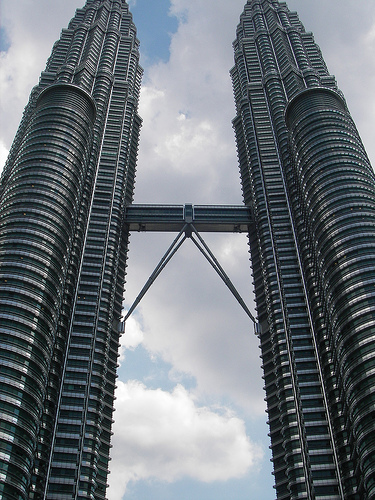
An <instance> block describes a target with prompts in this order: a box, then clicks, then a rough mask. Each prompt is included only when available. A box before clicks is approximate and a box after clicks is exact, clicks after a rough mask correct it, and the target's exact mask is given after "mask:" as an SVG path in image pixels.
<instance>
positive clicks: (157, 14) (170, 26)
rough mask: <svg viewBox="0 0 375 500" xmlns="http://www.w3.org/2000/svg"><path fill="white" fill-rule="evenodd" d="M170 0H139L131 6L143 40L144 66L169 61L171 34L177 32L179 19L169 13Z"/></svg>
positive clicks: (138, 32)
mask: <svg viewBox="0 0 375 500" xmlns="http://www.w3.org/2000/svg"><path fill="white" fill-rule="evenodd" d="M169 9H170V0H158V1H157V2H156V1H155V0H137V3H136V5H135V6H133V7H131V12H132V14H133V20H134V22H135V25H136V27H137V37H138V39H139V40H141V64H142V65H143V67H145V68H147V67H148V66H150V65H152V64H155V63H157V62H159V61H160V60H161V61H163V62H166V61H168V59H169V46H170V38H171V34H173V33H176V31H177V28H178V20H177V18H176V17H174V16H171V15H169Z"/></svg>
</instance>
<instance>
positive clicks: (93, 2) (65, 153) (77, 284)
mask: <svg viewBox="0 0 375 500" xmlns="http://www.w3.org/2000/svg"><path fill="white" fill-rule="evenodd" d="M234 48H235V61H236V66H235V68H234V69H233V70H232V78H233V84H234V91H235V97H236V105H237V117H236V119H235V120H234V126H235V130H236V135H237V143H238V153H239V159H240V167H241V178H242V186H243V192H244V201H245V204H246V205H248V206H249V207H251V209H252V212H253V216H254V221H255V224H254V227H252V228H251V229H252V230H251V232H250V242H251V252H252V265H253V273H254V283H255V291H256V297H257V307H258V317H259V324H260V328H259V335H260V342H261V346H262V356H263V366H264V377H265V388H266V395H267V405H268V415H269V425H270V433H271V434H270V435H271V443H272V453H273V462H274V469H275V481H276V489H277V496H278V498H288V499H289V498H290V499H295V498H309V499H313V498H324V499H330V500H332V499H338V498H341V499H343V498H345V499H347V498H348V499H349V498H351V499H363V498H372V496H373V495H374V488H375V486H374V472H373V466H372V464H373V463H374V446H375V445H374V438H373V432H372V431H373V422H374V396H373V391H374V388H373V387H374V383H373V381H372V379H371V377H373V375H372V372H373V366H374V364H375V362H374V349H375V348H374V343H373V337H374V321H375V320H374V252H375V250H374V244H375V243H374V241H375V240H374V231H375V229H374V227H375V224H374V193H375V189H374V175H373V172H372V170H371V167H370V166H369V163H368V160H367V157H366V154H365V152H364V149H363V146H362V144H361V142H360V139H359V137H358V134H357V132H356V129H355V126H354V124H353V122H352V120H351V118H350V115H349V114H348V111H347V108H346V104H345V101H344V99H343V96H342V95H341V93H340V92H339V90H338V88H337V86H336V82H335V80H334V78H333V77H332V76H330V75H329V73H328V70H327V68H326V67H325V64H324V61H323V59H322V56H321V54H320V51H319V49H318V48H317V46H316V45H315V43H314V40H313V37H312V35H311V34H309V33H305V31H304V29H303V26H302V24H301V23H300V22H299V20H298V17H297V15H296V14H295V13H291V12H289V11H288V9H287V7H286V5H285V4H283V3H279V2H278V1H277V0H249V1H248V2H247V5H246V7H245V12H244V14H243V15H242V17H241V22H240V25H239V28H238V37H237V40H236V42H235V44H234ZM138 58H139V55H138V41H137V39H136V34H135V28H134V25H133V23H132V21H131V16H130V14H129V11H128V7H127V5H126V3H125V1H124V0H121V1H120V0H87V1H86V5H85V7H84V8H83V9H79V10H78V11H77V13H76V16H75V17H74V19H73V20H72V21H71V23H70V25H69V27H68V29H67V30H64V31H63V32H62V35H61V38H60V40H59V41H58V42H57V43H56V45H55V47H54V49H53V51H52V54H51V57H50V59H49V61H48V63H47V68H46V70H45V71H44V72H43V73H42V75H41V80H40V83H39V85H38V86H37V87H36V88H35V89H34V90H33V92H32V95H31V97H30V102H29V104H28V106H27V108H26V110H25V115H24V118H23V120H22V122H21V125H20V128H19V131H18V134H17V136H16V139H15V142H14V145H13V147H12V150H11V152H10V157H9V160H8V163H7V166H6V169H5V171H4V174H3V177H2V181H1V186H0V301H1V309H0V336H1V339H0V342H1V345H0V373H1V380H0V382H1V384H2V385H1V390H0V405H1V407H0V410H1V411H0V426H1V434H0V447H1V448H0V449H1V455H0V464H1V465H0V467H1V468H0V471H1V473H0V495H1V496H2V497H3V498H17V499H26V498H33V499H38V498H49V499H53V498H56V499H57V498H58V499H68V498H69V499H71V498H77V499H78V498H95V499H103V498H105V489H106V477H107V469H108V459H109V446H110V433H111V423H112V411H113V392H114V387H115V370H116V358H117V348H118V320H119V318H120V312H121V300H122V289H123V282H124V276H125V265H126V252H127V241H128V239H127V232H126V231H125V230H124V213H125V210H124V209H125V206H126V205H129V204H131V202H132V194H133V188H134V173H135V160H136V153H137V144H138V133H139V128H140V124H141V121H140V118H139V117H138V115H137V101H138V95H139V87H140V79H141V73H142V71H141V69H140V67H139V66H138ZM134 208H135V209H136V210H134V212H137V207H134ZM138 208H139V207H138ZM187 208H188V209H189V215H188V217H187V216H186V211H187V210H186V209H187ZM205 209H207V207H205ZM144 210H147V207H144ZM134 212H133V214H134ZM208 212H209V211H208ZM192 213H193V207H192V206H185V210H184V212H183V217H182V220H184V221H186V220H187V219H189V220H193V215H192ZM168 215H170V214H168ZM209 215H210V216H212V214H209ZM194 216H195V219H194V221H196V220H197V217H196V216H197V213H196V212H195V215H194ZM236 217H237V216H236ZM246 221H247V219H246V218H245V222H246ZM152 222H153V223H155V220H153V221H152ZM216 222H218V221H216ZM227 222H228V221H227V220H225V223H227ZM167 223H168V221H167V222H165V224H167Z"/></svg>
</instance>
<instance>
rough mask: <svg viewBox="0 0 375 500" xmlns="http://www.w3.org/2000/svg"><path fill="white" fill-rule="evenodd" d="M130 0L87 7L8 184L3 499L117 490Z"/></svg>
mask: <svg viewBox="0 0 375 500" xmlns="http://www.w3.org/2000/svg"><path fill="white" fill-rule="evenodd" d="M138 60H139V52H138V41H137V39H136V30H135V27H134V24H133V22H132V17H131V15H130V13H129V10H128V6H127V4H126V2H125V1H124V0H87V2H86V5H85V6H84V7H83V8H82V9H78V10H77V12H76V15H75V17H74V18H73V19H72V21H71V22H70V24H69V26H68V28H67V29H64V30H63V31H62V34H61V38H60V40H59V41H58V42H57V43H56V44H55V46H54V47H53V50H52V54H51V56H50V58H49V60H48V62H47V66H46V69H45V71H44V72H43V73H42V75H41V78H40V82H39V85H37V86H36V87H35V88H34V89H33V91H32V93H31V96H30V101H29V104H28V105H27V107H26V109H25V113H24V116H23V119H22V122H21V124H20V127H19V130H18V133H17V135H16V138H15V141H14V143H13V146H12V148H11V151H10V155H9V158H8V162H7V164H6V167H5V169H4V172H3V175H2V181H1V188H0V221H1V222H0V301H1V310H0V342H1V345H0V372H1V403H0V404H1V408H0V410H1V413H0V426H1V434H0V449H1V469H0V471H1V472H0V496H1V497H2V498H16V499H26V498H34V499H37V498H46V497H48V498H50V499H53V498H59V499H63V498H70V499H71V498H96V499H100V498H103V499H104V498H105V491H106V478H107V469H108V460H109V449H110V436H111V425H112V412H113V397H114V396H113V395H114V389H115V377H116V362H117V355H118V354H117V353H118V338H119V332H118V322H119V320H120V315H121V303H122V295H123V285H124V277H125V259H126V252H127V237H126V234H124V229H123V218H124V207H125V204H128V203H130V202H131V201H132V195H133V185H134V175H135V162H136V156H137V147H138V132H139V129H140V125H141V120H140V118H139V116H138V115H137V103H138V96H139V90H140V81H141V74H142V70H141V68H140V67H139V64H138Z"/></svg>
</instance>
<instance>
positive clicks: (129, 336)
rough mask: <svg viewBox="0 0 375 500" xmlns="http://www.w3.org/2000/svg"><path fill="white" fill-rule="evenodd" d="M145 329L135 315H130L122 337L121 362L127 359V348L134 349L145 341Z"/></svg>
mask: <svg viewBox="0 0 375 500" xmlns="http://www.w3.org/2000/svg"><path fill="white" fill-rule="evenodd" d="M143 338H144V335H143V331H142V327H141V325H140V323H139V322H138V321H137V319H136V318H135V316H130V318H128V319H127V320H126V325H125V332H124V333H123V335H122V336H121V338H120V351H119V354H120V357H119V361H120V363H121V362H123V361H124V360H125V356H126V350H127V349H129V350H132V351H133V350H134V349H136V348H137V347H138V346H139V345H140V344H142V342H143Z"/></svg>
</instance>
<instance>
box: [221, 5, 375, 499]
mask: <svg viewBox="0 0 375 500" xmlns="http://www.w3.org/2000/svg"><path fill="white" fill-rule="evenodd" d="M234 51H235V67H234V68H233V70H232V72H231V74H232V80H233V88H234V94H235V100H236V108H237V116H236V118H235V120H234V121H233V124H234V128H235V130H236V136H237V146H238V156H239V160H240V170H241V178H242V186H243V194H244V201H245V203H246V204H247V205H249V206H251V207H252V211H253V216H254V220H255V223H256V226H257V233H256V236H255V237H254V236H252V235H250V243H251V254H252V265H253V274H254V283H255V292H256V300H257V308H258V315H259V320H260V323H261V327H262V328H261V334H260V342H261V348H262V358H263V369H264V379H265V390H266V395H267V412H268V416H269V425H270V436H271V448H272V454H273V464H274V474H275V483H276V491H277V498H278V499H297V498H308V499H315V498H324V499H332V500H333V499H338V498H340V499H358V500H359V499H370V498H373V497H374V495H375V472H374V468H373V463H374V459H375V438H374V434H373V423H374V419H375V394H374V393H375V379H374V375H373V370H374V367H375V342H374V339H375V314H374V311H375V273H374V269H375V177H374V172H373V170H372V168H371V166H370V164H369V161H368V158H367V155H366V153H365V150H364V148H363V145H362V143H361V140H360V138H359V136H358V132H357V130H356V127H355V125H354V123H353V121H352V119H351V117H350V114H349V112H348V110H347V107H346V104H345V101H344V99H343V97H342V95H341V93H340V91H339V90H338V89H337V86H336V83H335V80H334V78H333V77H332V76H330V75H329V73H328V71H327V68H326V66H325V64H324V61H323V58H322V56H321V53H320V50H319V48H318V47H317V45H316V44H315V42H314V39H313V36H312V34H311V33H307V32H306V31H305V30H304V27H303V25H302V24H301V22H300V21H299V19H298V16H297V14H296V13H294V12H290V11H289V10H288V8H287V6H286V4H285V3H279V2H278V1H274V0H249V1H248V2H247V4H246V6H245V10H244V13H243V14H242V16H241V20H240V24H239V26H238V30H237V39H236V41H235V42H234ZM371 464H372V465H371Z"/></svg>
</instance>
